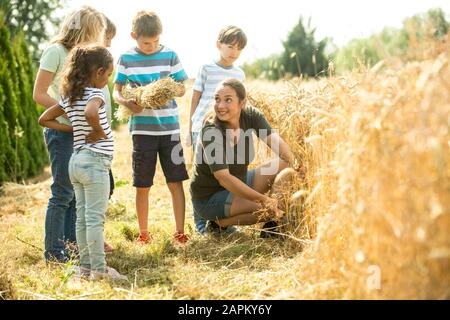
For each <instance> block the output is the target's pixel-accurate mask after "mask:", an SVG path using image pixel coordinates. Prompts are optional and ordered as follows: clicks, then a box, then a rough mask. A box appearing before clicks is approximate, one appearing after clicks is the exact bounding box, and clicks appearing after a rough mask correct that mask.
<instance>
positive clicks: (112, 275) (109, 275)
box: [90, 267, 128, 281]
mask: <svg viewBox="0 0 450 320" xmlns="http://www.w3.org/2000/svg"><path fill="white" fill-rule="evenodd" d="M105 278H106V279H111V280H114V281H128V277H127V276H124V275H122V274H120V273H119V272H118V271H117V270H116V269H114V268H111V267H106V272H97V271H91V277H90V279H91V280H100V279H105Z"/></svg>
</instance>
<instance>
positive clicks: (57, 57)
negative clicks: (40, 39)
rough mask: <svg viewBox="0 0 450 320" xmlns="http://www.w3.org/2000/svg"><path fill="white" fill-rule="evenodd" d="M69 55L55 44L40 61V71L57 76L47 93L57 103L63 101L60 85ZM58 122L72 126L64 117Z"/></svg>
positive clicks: (43, 54)
mask: <svg viewBox="0 0 450 320" xmlns="http://www.w3.org/2000/svg"><path fill="white" fill-rule="evenodd" d="M68 53H69V52H68V51H67V49H66V48H65V47H64V46H63V45H62V44H59V43H53V44H51V45H50V46H49V47H47V49H45V50H44V53H42V57H41V60H40V65H39V69H42V70H46V71H49V72H52V73H54V74H55V76H54V77H53V81H52V83H51V84H50V87H49V88H48V92H47V93H48V94H49V96H50V97H52V98H53V99H55V100H56V101H60V100H61V96H60V94H59V84H60V82H61V73H62V70H63V69H64V64H65V63H66V60H67V55H68ZM56 120H58V122H59V123H64V124H68V125H70V121H69V120H68V119H65V118H63V117H62V116H61V117H58V118H57V119H56Z"/></svg>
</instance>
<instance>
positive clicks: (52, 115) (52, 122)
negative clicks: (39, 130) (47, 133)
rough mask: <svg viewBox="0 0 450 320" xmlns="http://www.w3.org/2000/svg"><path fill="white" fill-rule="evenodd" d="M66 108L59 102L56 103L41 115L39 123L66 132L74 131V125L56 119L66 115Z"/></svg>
mask: <svg viewBox="0 0 450 320" xmlns="http://www.w3.org/2000/svg"><path fill="white" fill-rule="evenodd" d="M64 114H65V112H64V110H63V109H62V108H61V107H60V106H59V104H54V105H53V106H51V107H50V108H48V109H47V110H45V111H44V113H43V114H41V116H40V117H39V124H40V125H41V126H42V127H46V128H50V129H55V130H58V131H64V132H72V131H73V128H72V126H69V125H67V124H62V123H59V122H58V121H56V118H58V117H60V116H62V115H64Z"/></svg>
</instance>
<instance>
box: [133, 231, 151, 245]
mask: <svg viewBox="0 0 450 320" xmlns="http://www.w3.org/2000/svg"><path fill="white" fill-rule="evenodd" d="M152 240H153V239H152V236H151V235H149V234H148V233H147V234H140V235H139V237H138V238H137V239H136V242H137V243H138V244H149V243H150V242H152Z"/></svg>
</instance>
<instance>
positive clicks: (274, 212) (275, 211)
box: [262, 196, 283, 218]
mask: <svg viewBox="0 0 450 320" xmlns="http://www.w3.org/2000/svg"><path fill="white" fill-rule="evenodd" d="M262 206H263V208H265V209H267V210H268V211H269V213H270V216H271V217H273V218H281V216H282V214H283V213H282V211H281V210H280V209H279V207H278V200H277V199H274V198H271V197H267V196H266V197H265V199H264V202H263V203H262Z"/></svg>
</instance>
